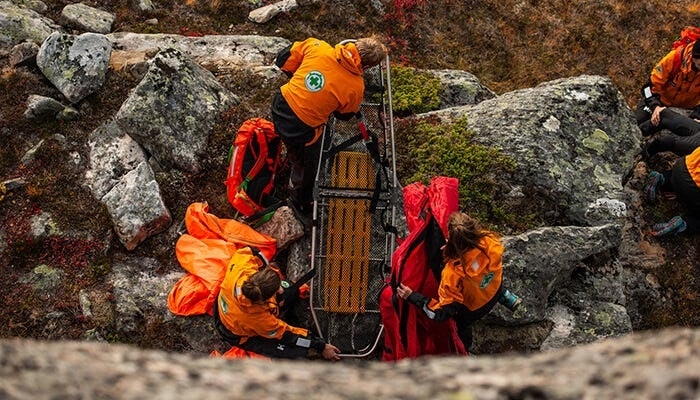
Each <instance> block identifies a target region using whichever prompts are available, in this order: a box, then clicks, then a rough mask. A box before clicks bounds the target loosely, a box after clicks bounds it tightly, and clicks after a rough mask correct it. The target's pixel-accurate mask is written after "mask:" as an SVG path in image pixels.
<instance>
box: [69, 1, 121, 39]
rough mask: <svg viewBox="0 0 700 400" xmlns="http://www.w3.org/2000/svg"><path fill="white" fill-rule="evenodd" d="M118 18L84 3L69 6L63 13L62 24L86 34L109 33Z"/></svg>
mask: <svg viewBox="0 0 700 400" xmlns="http://www.w3.org/2000/svg"><path fill="white" fill-rule="evenodd" d="M115 19H116V17H115V16H114V14H112V13H110V12H107V11H104V10H100V9H98V8H93V7H90V6H88V5H86V4H83V3H75V4H68V5H66V6H65V7H63V10H62V11H61V22H62V23H63V25H66V26H68V27H71V28H76V29H79V30H82V31H86V32H96V33H109V32H111V31H112V24H113V23H114V20H115Z"/></svg>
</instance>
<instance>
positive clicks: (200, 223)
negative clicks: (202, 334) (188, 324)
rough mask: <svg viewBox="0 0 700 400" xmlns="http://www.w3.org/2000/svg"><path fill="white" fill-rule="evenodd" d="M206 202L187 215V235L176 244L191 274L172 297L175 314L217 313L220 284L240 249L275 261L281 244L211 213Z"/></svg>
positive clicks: (246, 226)
mask: <svg viewBox="0 0 700 400" xmlns="http://www.w3.org/2000/svg"><path fill="white" fill-rule="evenodd" d="M208 211H209V206H208V205H207V204H206V203H193V204H191V205H190V206H189V207H188V208H187V212H186V213H185V226H186V227H187V232H188V233H186V234H184V235H182V236H181V237H180V239H178V241H177V243H176V244H175V255H176V256H177V260H178V262H179V263H180V266H182V268H184V269H185V270H186V271H187V274H185V276H183V277H182V278H181V279H180V280H179V281H177V282H176V283H175V285H174V286H173V288H172V289H171V290H170V293H169V294H168V309H169V310H170V311H171V312H172V313H173V314H175V315H180V316H188V315H200V314H209V315H212V313H213V305H214V301H216V295H217V294H218V292H219V285H220V284H221V281H222V280H223V279H224V275H225V272H226V266H227V265H228V262H229V260H230V259H231V257H232V256H233V254H234V253H235V252H236V250H237V249H238V248H240V247H243V246H253V247H256V248H257V249H259V250H260V252H261V253H262V254H263V255H264V256H265V257H267V258H268V259H271V258H272V257H273V256H274V255H275V252H276V251H277V241H276V240H275V239H274V238H271V237H269V236H267V235H264V234H262V233H260V232H258V231H256V230H255V229H253V228H251V227H250V226H248V225H246V224H243V223H241V222H238V221H236V220H233V219H223V218H218V217H216V216H215V215H213V214H209V213H208Z"/></svg>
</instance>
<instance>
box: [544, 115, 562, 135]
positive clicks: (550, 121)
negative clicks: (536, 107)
mask: <svg viewBox="0 0 700 400" xmlns="http://www.w3.org/2000/svg"><path fill="white" fill-rule="evenodd" d="M542 127H543V128H544V129H545V130H546V131H547V132H556V131H558V130H559V128H560V127H561V122H560V121H559V120H558V119H557V118H556V117H554V116H553V115H550V116H549V118H547V120H546V121H545V122H544V124H542Z"/></svg>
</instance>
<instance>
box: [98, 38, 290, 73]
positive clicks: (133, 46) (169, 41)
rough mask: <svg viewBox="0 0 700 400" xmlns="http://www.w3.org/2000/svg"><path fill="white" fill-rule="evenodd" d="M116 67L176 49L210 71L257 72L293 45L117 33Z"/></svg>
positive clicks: (271, 40) (283, 41) (269, 40)
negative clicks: (241, 70)
mask: <svg viewBox="0 0 700 400" xmlns="http://www.w3.org/2000/svg"><path fill="white" fill-rule="evenodd" d="M108 37H109V38H110V40H112V42H113V43H114V60H113V62H114V64H115V68H117V69H122V68H125V67H129V66H130V65H132V64H136V63H139V62H143V61H145V60H147V59H150V58H152V57H153V56H154V55H155V54H157V53H158V52H160V51H162V50H165V49H169V48H175V49H178V50H179V51H181V52H182V53H184V54H186V55H187V56H188V57H189V58H191V59H192V60H193V61H194V62H196V63H197V64H199V65H201V66H202V67H204V68H206V69H208V70H210V71H222V72H226V71H231V70H240V69H246V68H250V69H258V68H263V67H266V66H269V65H271V64H272V60H273V59H274V57H275V56H276V55H277V52H279V51H280V50H282V49H283V48H285V47H287V46H289V45H290V44H291V42H290V41H289V40H287V39H283V38H279V37H266V36H255V35H250V36H245V35H205V36H202V37H190V36H182V35H174V34H161V33H158V34H140V33H131V32H115V33H111V34H109V35H108Z"/></svg>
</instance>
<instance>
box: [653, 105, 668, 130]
mask: <svg viewBox="0 0 700 400" xmlns="http://www.w3.org/2000/svg"><path fill="white" fill-rule="evenodd" d="M665 108H666V107H661V106H658V107H656V108H655V109H654V112H652V113H651V124H652V125H654V126H658V125H659V123H660V122H661V111H663V110H664V109H665Z"/></svg>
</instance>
